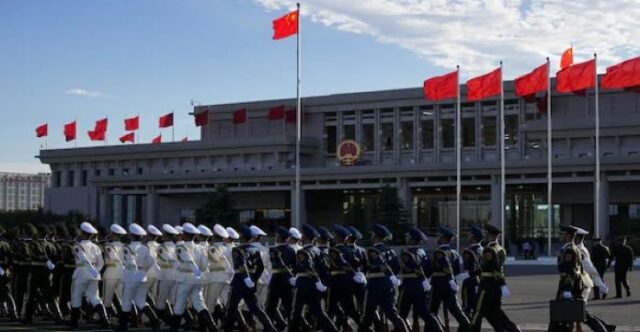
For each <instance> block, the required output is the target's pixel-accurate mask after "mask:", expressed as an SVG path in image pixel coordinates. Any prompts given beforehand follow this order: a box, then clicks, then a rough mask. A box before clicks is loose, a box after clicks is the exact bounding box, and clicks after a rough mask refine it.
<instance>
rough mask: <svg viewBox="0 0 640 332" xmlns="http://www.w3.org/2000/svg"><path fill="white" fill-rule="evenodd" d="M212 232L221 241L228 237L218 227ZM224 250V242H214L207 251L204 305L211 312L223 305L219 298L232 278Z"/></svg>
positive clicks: (222, 229)
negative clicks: (207, 266)
mask: <svg viewBox="0 0 640 332" xmlns="http://www.w3.org/2000/svg"><path fill="white" fill-rule="evenodd" d="M213 230H214V232H215V233H216V235H217V236H219V237H220V238H222V239H226V238H228V237H229V234H228V233H227V231H226V230H225V229H224V228H223V227H222V226H220V225H215V226H214V227H213ZM226 249H227V246H226V245H225V243H224V242H216V243H213V244H211V245H210V246H209V250H208V251H207V258H208V259H209V273H208V274H207V287H206V290H207V292H206V293H205V303H206V304H207V308H209V309H210V310H213V308H214V307H215V306H216V305H223V303H224V301H223V299H222V298H221V296H222V292H223V289H224V288H225V286H226V285H227V284H228V282H229V281H230V280H231V277H233V267H232V266H231V263H230V262H229V260H228V259H227V257H226V256H225V251H226Z"/></svg>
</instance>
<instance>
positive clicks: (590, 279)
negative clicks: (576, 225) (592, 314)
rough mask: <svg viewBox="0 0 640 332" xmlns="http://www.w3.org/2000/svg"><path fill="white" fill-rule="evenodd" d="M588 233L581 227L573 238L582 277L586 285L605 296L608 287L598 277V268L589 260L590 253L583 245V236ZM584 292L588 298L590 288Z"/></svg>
mask: <svg viewBox="0 0 640 332" xmlns="http://www.w3.org/2000/svg"><path fill="white" fill-rule="evenodd" d="M588 234H589V232H587V231H585V230H583V229H580V230H578V231H576V235H575V239H574V241H573V242H574V243H575V244H576V247H577V248H578V251H580V259H581V260H582V268H583V270H584V273H585V277H584V278H585V280H586V281H587V285H586V286H588V287H592V288H594V289H598V290H599V292H601V293H602V294H603V295H604V296H606V295H607V293H609V287H607V285H606V284H605V283H604V281H602V278H600V274H599V273H598V270H597V269H596V267H595V266H594V265H593V263H592V262H591V254H590V253H589V250H588V249H587V247H586V246H585V245H584V238H585V237H586V236H587V235H588ZM585 292H586V294H585V299H588V298H589V293H591V288H589V289H588V290H585Z"/></svg>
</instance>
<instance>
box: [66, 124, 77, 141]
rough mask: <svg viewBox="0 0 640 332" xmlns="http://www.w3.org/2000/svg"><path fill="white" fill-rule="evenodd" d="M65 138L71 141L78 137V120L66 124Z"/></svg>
mask: <svg viewBox="0 0 640 332" xmlns="http://www.w3.org/2000/svg"><path fill="white" fill-rule="evenodd" d="M64 139H65V140H66V141H67V142H69V141H73V140H74V139H76V122H75V121H73V122H71V123H67V124H66V125H64Z"/></svg>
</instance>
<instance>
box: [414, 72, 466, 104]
mask: <svg viewBox="0 0 640 332" xmlns="http://www.w3.org/2000/svg"><path fill="white" fill-rule="evenodd" d="M423 90H424V98H425V99H428V100H443V99H450V98H456V97H457V96H458V71H457V70H456V71H454V72H451V73H448V74H445V75H442V76H436V77H432V78H430V79H428V80H425V81H424V84H423Z"/></svg>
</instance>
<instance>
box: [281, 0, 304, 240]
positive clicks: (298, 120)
mask: <svg viewBox="0 0 640 332" xmlns="http://www.w3.org/2000/svg"><path fill="white" fill-rule="evenodd" d="M296 7H297V9H298V20H297V24H298V33H297V34H296V60H297V66H296V74H297V79H296V105H297V106H296V179H295V195H296V197H295V207H296V211H295V224H294V226H295V227H296V228H299V227H300V224H301V220H300V189H301V188H300V136H302V128H301V126H302V117H301V116H300V114H301V111H300V110H301V108H302V107H301V106H300V104H301V103H300V69H301V68H300V62H301V59H300V58H301V56H300V42H301V40H300V39H301V38H300V33H301V31H300V3H299V2H298V3H297V4H296ZM286 121H287V119H286V112H285V122H286Z"/></svg>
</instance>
